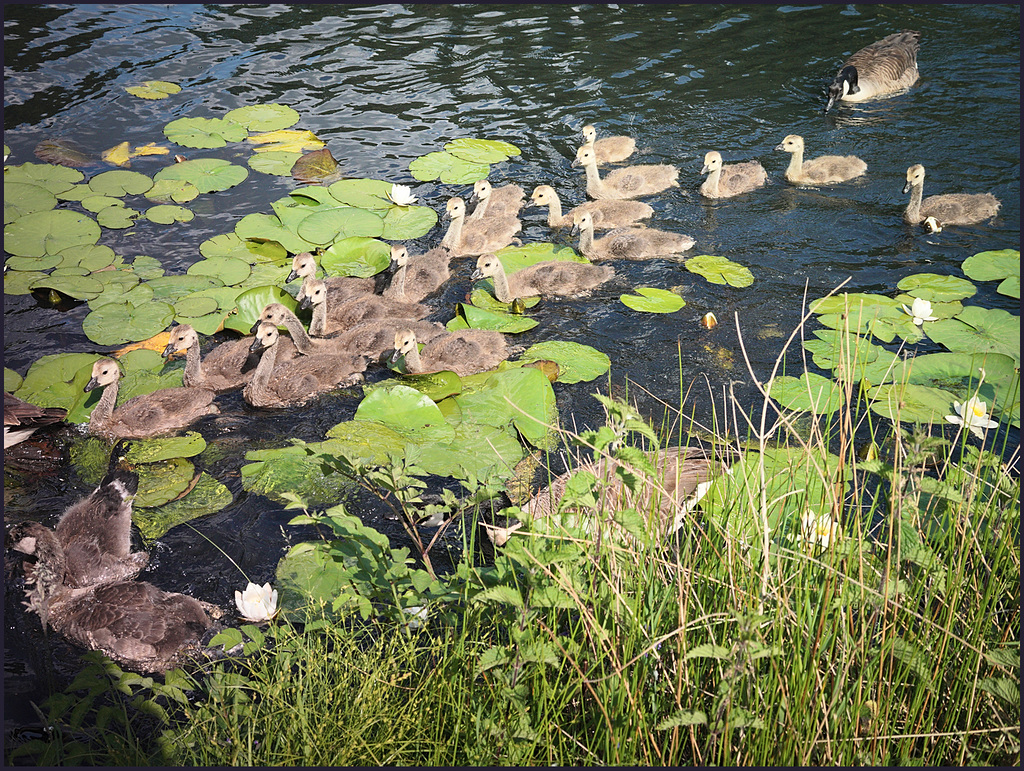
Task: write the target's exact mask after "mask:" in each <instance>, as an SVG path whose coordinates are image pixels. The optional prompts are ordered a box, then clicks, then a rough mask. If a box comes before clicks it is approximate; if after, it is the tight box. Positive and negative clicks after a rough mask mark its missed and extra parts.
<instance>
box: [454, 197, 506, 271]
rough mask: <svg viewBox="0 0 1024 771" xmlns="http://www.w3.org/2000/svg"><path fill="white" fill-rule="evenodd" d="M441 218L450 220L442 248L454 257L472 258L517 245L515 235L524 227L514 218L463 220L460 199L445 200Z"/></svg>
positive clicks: (464, 212)
mask: <svg viewBox="0 0 1024 771" xmlns="http://www.w3.org/2000/svg"><path fill="white" fill-rule="evenodd" d="M444 218H445V219H449V220H451V224H450V225H449V226H448V231H447V232H446V233H445V234H444V238H443V239H441V246H444V247H446V248H447V249H448V250H450V251H451V253H452V256H454V257H475V256H477V255H480V254H484V253H485V252H496V251H498V250H499V249H501V248H502V247H505V246H509V245H510V244H519V243H520V241H519V239H518V238H516V237H515V235H516V233H518V232H519V231H520V230H521V229H522V227H523V226H522V223H521V222H520V221H519V219H518V218H517V217H483V218H482V219H478V220H466V202H465V201H463V200H462V199H461V198H449V199H448V203H447V204H446V205H445V212H444Z"/></svg>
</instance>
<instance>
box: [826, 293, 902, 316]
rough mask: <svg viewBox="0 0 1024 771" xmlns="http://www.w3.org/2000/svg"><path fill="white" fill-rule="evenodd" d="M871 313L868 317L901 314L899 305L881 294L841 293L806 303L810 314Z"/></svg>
mask: <svg viewBox="0 0 1024 771" xmlns="http://www.w3.org/2000/svg"><path fill="white" fill-rule="evenodd" d="M862 309H863V310H864V311H873V312H874V313H872V314H868V315H877V313H878V312H882V313H892V314H896V313H903V312H904V311H903V309H902V308H900V304H899V303H898V302H896V300H894V299H892V298H891V297H886V296H885V295H881V294H865V293H863V292H843V293H841V294H834V295H832V296H831V297H819V298H818V299H816V300H811V302H810V303H808V310H810V311H811V312H812V313H846V312H851V313H852V314H857V313H858V312H860V311H861V310H862Z"/></svg>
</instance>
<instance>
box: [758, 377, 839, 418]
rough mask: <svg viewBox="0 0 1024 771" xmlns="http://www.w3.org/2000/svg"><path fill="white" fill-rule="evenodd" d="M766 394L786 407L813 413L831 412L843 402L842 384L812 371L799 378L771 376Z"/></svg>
mask: <svg viewBox="0 0 1024 771" xmlns="http://www.w3.org/2000/svg"><path fill="white" fill-rule="evenodd" d="M768 395H769V396H771V397H772V398H773V399H775V401H777V402H778V403H779V404H781V405H782V406H783V407H785V408H786V409H789V410H797V411H799V412H813V413H814V414H815V415H827V414H831V413H833V412H835V411H836V410H838V409H839V408H840V407H842V406H843V403H844V394H843V387H842V385H840V384H839V383H836V382H835V381H833V380H829V379H828V378H825V377H822V376H821V375H816V374H814V373H813V372H805V373H804V374H803V375H801V376H800V377H799V378H795V377H790V376H789V375H780V376H778V377H775V378H773V379H772V380H771V382H770V383H769V384H768Z"/></svg>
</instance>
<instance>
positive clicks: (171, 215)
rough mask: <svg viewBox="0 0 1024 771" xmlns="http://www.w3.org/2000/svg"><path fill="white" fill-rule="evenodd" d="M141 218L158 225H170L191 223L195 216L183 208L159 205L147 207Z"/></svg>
mask: <svg viewBox="0 0 1024 771" xmlns="http://www.w3.org/2000/svg"><path fill="white" fill-rule="evenodd" d="M143 216H144V217H145V218H146V219H148V220H149V221H150V222H155V223H157V224H158V225H170V224H172V223H174V222H191V221H192V220H193V219H195V216H196V215H195V214H194V213H193V212H192V211H190V210H189V209H186V208H185V207H184V206H168V205H166V204H160V205H158V206H151V207H149V208H148V209H147V210H146V213H145V214H144V215H143Z"/></svg>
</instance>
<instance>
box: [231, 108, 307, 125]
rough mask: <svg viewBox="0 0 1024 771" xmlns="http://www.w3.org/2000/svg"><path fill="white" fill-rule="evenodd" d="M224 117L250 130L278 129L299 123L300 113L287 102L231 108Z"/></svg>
mask: <svg viewBox="0 0 1024 771" xmlns="http://www.w3.org/2000/svg"><path fill="white" fill-rule="evenodd" d="M224 118H225V120H230V121H234V122H235V123H237V124H238V125H240V126H245V128H247V129H249V131H278V130H280V129H286V128H291V127H292V126H294V125H295V124H296V123H298V122H299V113H298V112H296V111H295V110H294V109H292V108H291V107H289V106H288V105H285V104H254V105H250V106H248V107H239V108H237V109H234V110H231V111H230V112H228V113H227V115H225V116H224Z"/></svg>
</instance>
